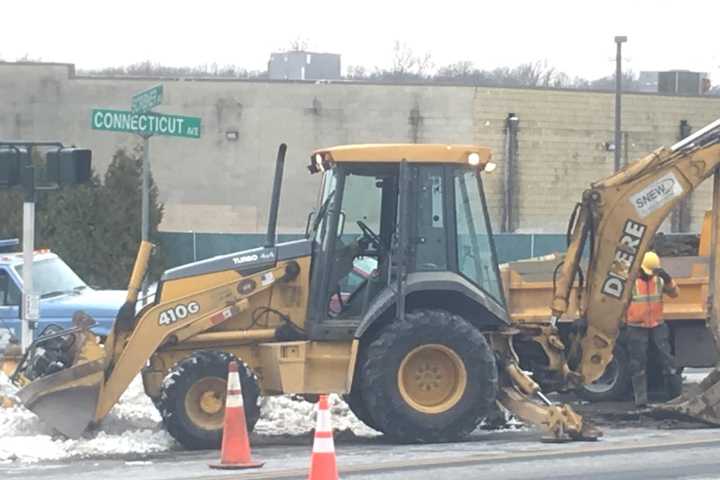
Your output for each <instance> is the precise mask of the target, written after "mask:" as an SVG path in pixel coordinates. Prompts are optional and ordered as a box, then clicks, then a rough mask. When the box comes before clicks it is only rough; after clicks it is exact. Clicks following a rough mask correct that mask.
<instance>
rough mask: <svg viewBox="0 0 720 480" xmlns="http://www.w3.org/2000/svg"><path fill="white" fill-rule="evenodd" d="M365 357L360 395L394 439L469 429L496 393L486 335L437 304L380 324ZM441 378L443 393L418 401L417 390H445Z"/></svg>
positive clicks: (436, 438) (441, 436)
mask: <svg viewBox="0 0 720 480" xmlns="http://www.w3.org/2000/svg"><path fill="white" fill-rule="evenodd" d="M365 358H366V360H365V361H364V364H363V365H361V366H360V368H361V369H362V374H361V377H360V385H361V395H362V399H363V401H364V404H365V406H366V408H367V412H368V413H369V415H370V417H371V418H372V421H373V423H374V424H375V425H376V427H377V429H378V430H380V431H382V432H383V433H385V434H386V435H387V436H388V437H390V438H391V439H393V440H395V441H399V442H404V443H415V442H446V441H454V440H458V439H461V438H463V437H465V436H467V435H468V434H469V433H470V432H472V431H473V430H475V428H476V427H477V426H478V424H479V423H480V422H481V421H482V419H483V418H484V417H485V415H486V414H487V413H488V411H489V409H490V406H491V405H492V403H493V402H494V401H495V398H496V396H497V384H498V376H497V367H496V365H495V357H494V355H493V352H492V350H491V349H490V347H489V346H488V343H487V341H486V340H485V337H484V336H483V335H482V334H481V333H480V332H479V331H478V330H477V329H476V328H475V327H473V326H472V325H471V324H470V323H468V322H467V321H466V320H464V319H463V318H462V317H460V316H458V315H453V314H451V313H449V312H446V311H443V310H417V311H414V312H411V313H408V314H407V315H406V316H405V321H402V322H400V321H395V322H392V323H390V324H388V325H386V326H385V327H384V328H383V330H382V331H380V332H379V335H378V336H377V337H376V338H375V339H374V340H373V341H371V343H370V344H369V345H368V347H367V355H366V356H365ZM438 367H439V368H438ZM458 369H459V370H458ZM453 372H464V373H465V375H464V376H462V377H461V376H459V375H455V374H453ZM449 373H450V374H449ZM459 378H463V379H464V380H458V379H459ZM447 379H449V381H448V380H447ZM401 385H403V387H402V388H403V391H404V392H401ZM448 385H449V388H448V389H447V391H448V394H447V395H446V396H444V397H441V398H440V399H439V400H438V401H437V402H436V403H431V402H430V403H424V402H425V401H426V400H428V397H424V398H423V397H422V396H423V395H428V394H430V395H434V394H435V392H438V393H439V394H440V395H445V393H444V392H445V390H446V386H448ZM423 392H425V393H423ZM428 392H430V393H428ZM415 400H417V402H415V405H413V404H412V402H414V401H415ZM432 402H435V400H434V399H433V400H432ZM373 428H375V427H373Z"/></svg>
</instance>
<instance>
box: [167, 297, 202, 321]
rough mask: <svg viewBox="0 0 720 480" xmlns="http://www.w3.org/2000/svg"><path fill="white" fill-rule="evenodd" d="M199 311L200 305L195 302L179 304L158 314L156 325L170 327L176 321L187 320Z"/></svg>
mask: <svg viewBox="0 0 720 480" xmlns="http://www.w3.org/2000/svg"><path fill="white" fill-rule="evenodd" d="M199 311H200V304H199V303H197V302H189V303H188V304H187V305H185V304H182V303H180V304H178V305H175V306H174V307H173V308H169V309H167V310H164V311H162V312H160V319H159V320H158V323H159V324H160V325H172V324H173V323H175V322H177V321H178V320H183V319H185V318H187V316H188V315H194V314H196V313H198V312H199Z"/></svg>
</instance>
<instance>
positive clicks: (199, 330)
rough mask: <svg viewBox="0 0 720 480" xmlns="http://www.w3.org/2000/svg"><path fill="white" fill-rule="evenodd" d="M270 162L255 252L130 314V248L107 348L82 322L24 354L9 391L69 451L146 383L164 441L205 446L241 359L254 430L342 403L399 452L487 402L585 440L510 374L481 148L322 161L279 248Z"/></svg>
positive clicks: (138, 265) (163, 288) (206, 265)
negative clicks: (279, 413) (268, 421)
mask: <svg viewBox="0 0 720 480" xmlns="http://www.w3.org/2000/svg"><path fill="white" fill-rule="evenodd" d="M284 156H285V146H284V145H283V146H281V148H280V150H279V152H278V159H277V167H276V173H275V181H274V188H273V196H272V200H271V208H270V215H269V222H268V223H269V225H268V232H267V240H266V242H265V245H264V246H261V247H259V248H255V249H252V250H247V251H243V252H238V253H234V254H231V255H224V256H219V257H215V258H211V259H208V260H204V261H201V262H196V263H192V264H189V265H185V266H181V267H178V268H174V269H171V270H168V271H167V272H165V273H164V275H163V276H162V278H161V279H160V281H159V283H158V289H157V293H156V295H155V299H154V301H153V302H152V303H151V304H149V305H147V306H145V307H144V308H142V310H140V311H139V313H137V314H136V313H135V304H136V300H137V296H138V289H139V286H140V284H141V281H142V279H143V278H144V276H145V273H146V269H147V263H148V258H149V256H150V253H151V248H152V246H151V245H150V244H148V243H143V244H142V245H141V247H140V249H139V253H138V256H137V259H136V262H135V266H134V269H133V272H132V275H131V279H130V282H129V289H128V296H127V302H126V304H125V305H124V306H123V308H122V309H121V310H120V312H119V314H118V316H117V319H116V320H115V323H114V326H113V329H112V332H111V333H110V334H109V335H108V336H107V338H104V339H101V338H98V337H96V336H95V335H93V333H92V332H91V331H90V330H89V326H90V325H91V324H92V319H90V318H88V317H87V316H85V315H83V314H82V313H78V314H77V315H76V318H75V327H74V328H73V329H71V330H66V331H62V332H56V333H52V334H49V335H45V336H41V337H40V338H38V339H37V340H35V342H34V343H33V344H32V346H31V347H30V348H29V350H28V352H27V354H26V356H25V357H24V359H23V360H22V361H21V363H20V365H19V367H18V369H17V371H16V372H15V373H14V375H13V377H12V378H13V381H14V382H15V383H16V384H17V385H18V386H20V387H22V389H21V390H20V392H19V397H20V398H21V400H22V401H23V403H24V404H25V405H26V406H27V407H28V408H29V409H31V410H32V411H34V412H36V413H37V414H38V415H39V416H40V417H41V418H43V419H44V420H45V421H46V422H47V423H49V424H50V425H52V426H53V427H55V428H56V429H57V430H59V431H60V432H62V433H64V434H66V435H68V436H78V435H80V434H82V432H83V431H85V430H86V429H87V428H88V427H91V426H92V425H94V424H97V423H98V422H100V421H101V420H102V419H103V417H104V416H105V415H106V414H107V413H108V412H109V411H110V409H111V408H112V406H113V405H114V404H115V403H116V402H117V400H118V398H119V397H120V395H121V394H122V393H123V391H124V390H125V389H126V388H127V386H128V384H129V383H130V381H131V380H132V379H133V378H134V377H135V376H136V375H137V374H138V373H142V378H143V382H144V387H145V392H146V393H147V395H148V396H149V397H150V398H152V400H153V401H154V402H155V404H156V405H157V407H158V409H159V410H160V412H161V414H162V418H163V421H164V424H165V426H166V428H167V430H168V431H169V432H170V433H171V434H172V435H173V436H174V437H175V438H176V439H177V440H178V441H179V442H180V443H182V444H183V445H185V446H186V447H188V448H209V447H216V446H217V445H218V444H219V441H220V437H221V429H222V418H223V406H224V395H225V379H226V375H227V365H228V362H229V361H230V360H231V359H232V358H233V357H237V358H238V359H240V360H241V361H242V368H241V372H240V373H241V381H242V386H243V395H244V397H245V406H246V415H247V419H248V424H249V425H248V426H249V427H250V428H252V427H253V425H254V424H255V422H256V420H257V419H258V416H259V408H258V402H257V400H258V396H259V395H276V394H288V393H291V394H302V395H312V394H319V393H338V394H343V395H345V398H346V399H347V400H348V402H349V404H350V407H351V408H352V410H353V412H355V414H356V415H357V416H358V417H359V418H360V419H361V420H363V421H364V422H365V423H367V424H368V425H370V426H371V427H373V428H375V429H377V430H380V431H382V432H384V433H385V434H387V435H388V436H389V437H391V438H393V439H396V440H399V441H408V442H416V441H447V440H452V439H456V438H460V437H462V436H464V435H465V434H467V433H469V432H471V431H472V430H473V429H475V427H476V426H477V425H478V423H479V422H480V421H481V420H482V419H483V418H484V417H485V416H486V415H487V413H488V411H489V409H490V408H491V406H492V405H493V403H494V402H495V401H496V400H498V401H500V402H501V403H502V404H503V405H505V406H506V407H507V408H508V409H510V410H511V411H512V412H513V413H515V414H516V415H518V416H519V417H521V418H522V419H525V420H526V421H529V422H531V423H534V424H537V425H540V426H541V427H542V428H543V430H544V431H545V432H546V436H547V437H548V438H549V439H552V440H570V439H573V440H575V439H595V438H597V435H598V432H596V431H595V430H594V429H592V428H591V427H589V426H588V425H587V424H586V422H583V420H582V418H581V417H579V416H578V415H576V414H575V413H574V412H573V411H572V410H571V409H570V408H569V407H568V406H565V405H554V404H552V403H551V402H549V401H548V400H547V399H546V397H544V396H543V395H542V393H541V392H540V391H539V389H538V386H537V384H536V383H535V382H533V381H532V380H531V379H530V378H529V377H528V376H526V375H525V374H524V373H523V372H522V371H521V370H520V368H519V367H518V362H517V357H516V354H515V352H514V350H513V346H512V342H511V338H512V336H513V335H514V334H515V333H516V332H517V330H516V329H514V328H513V326H512V325H510V324H509V321H508V317H507V313H506V309H505V304H504V299H503V294H502V289H501V287H500V280H499V274H498V266H497V262H496V258H495V253H494V245H493V237H492V232H491V229H490V222H489V220H488V213H487V209H486V204H485V198H484V194H483V189H482V180H481V174H482V172H484V171H490V170H491V169H492V168H494V164H493V163H492V162H491V161H490V151H489V149H487V148H483V147H477V146H471V145H414V144H413V145H356V146H343V147H334V148H328V149H322V150H318V151H316V152H314V153H313V154H312V155H311V160H310V165H309V169H310V172H311V173H315V174H318V173H321V174H322V175H323V178H322V187H321V189H320V194H319V200H318V205H317V208H316V209H315V210H314V211H313V212H312V213H311V215H310V216H309V218H308V227H307V235H306V238H305V239H302V240H298V241H293V242H288V243H280V244H276V242H275V238H276V235H275V231H276V223H277V213H278V206H279V197H280V185H281V178H282V171H283V164H284ZM368 264H370V265H372V266H374V268H371V271H369V272H366V273H367V274H366V275H365V276H363V275H358V274H357V272H356V270H357V269H358V268H359V266H360V265H365V266H367V265H368Z"/></svg>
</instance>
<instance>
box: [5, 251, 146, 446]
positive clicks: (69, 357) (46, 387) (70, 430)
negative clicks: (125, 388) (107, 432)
mask: <svg viewBox="0 0 720 480" xmlns="http://www.w3.org/2000/svg"><path fill="white" fill-rule="evenodd" d="M151 250H152V244H151V243H149V242H142V243H141V245H140V249H139V251H138V256H137V258H136V259H135V266H134V268H133V272H132V275H131V277H130V283H129V285H128V295H127V299H126V301H125V304H124V305H123V306H122V307H121V308H120V311H119V312H118V315H117V317H116V319H115V322H114V324H113V328H112V331H111V332H110V334H109V335H108V336H107V338H106V339H105V341H104V342H101V341H100V339H99V338H98V337H97V336H96V335H95V334H94V333H93V332H92V331H91V330H90V327H92V326H93V325H94V324H95V321H94V320H93V319H92V318H91V317H89V316H88V315H86V314H85V313H83V312H76V313H75V315H73V325H74V327H73V328H70V329H68V330H60V329H59V328H58V329H57V330H55V331H49V332H48V331H47V329H46V331H45V332H43V334H42V335H41V336H40V337H39V338H38V339H37V340H35V341H34V342H33V343H32V344H31V345H30V347H29V348H28V351H27V353H26V354H25V356H24V357H23V359H22V360H21V362H20V364H19V365H18V368H17V369H16V370H15V373H14V374H13V375H12V377H11V380H12V381H13V383H14V384H15V385H16V386H18V387H20V390H19V391H18V392H17V396H18V398H19V399H20V400H21V401H22V403H23V405H25V407H27V408H28V409H29V410H31V411H32V412H34V413H35V414H36V415H37V416H38V417H40V418H41V419H42V420H43V421H44V422H46V423H47V424H48V425H50V426H51V427H53V428H55V429H56V430H57V431H59V432H60V433H62V434H64V435H66V436H68V437H70V438H77V437H79V436H80V435H81V434H82V433H83V432H84V431H85V430H86V429H87V428H88V427H89V426H90V425H92V424H93V423H94V422H95V420H96V417H97V410H98V403H99V401H100V398H101V396H102V395H103V388H104V385H105V380H106V378H105V376H106V370H107V368H108V366H109V365H110V364H112V355H113V352H114V347H115V342H122V340H119V339H124V338H125V337H126V336H127V335H129V333H130V332H131V330H132V323H133V320H134V316H135V308H136V302H137V298H138V291H139V289H140V283H141V281H142V279H143V278H144V276H145V272H146V271H147V265H148V261H149V258H150V253H151Z"/></svg>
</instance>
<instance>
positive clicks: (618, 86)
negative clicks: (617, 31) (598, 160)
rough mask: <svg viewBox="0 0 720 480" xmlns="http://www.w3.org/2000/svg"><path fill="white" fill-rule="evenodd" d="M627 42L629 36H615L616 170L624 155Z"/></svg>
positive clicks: (618, 168)
mask: <svg viewBox="0 0 720 480" xmlns="http://www.w3.org/2000/svg"><path fill="white" fill-rule="evenodd" d="M625 42H627V37H626V36H624V35H622V36H617V37H615V44H616V45H617V53H616V56H615V171H616V172H617V171H618V170H620V158H621V156H622V138H621V136H622V122H621V115H622V107H621V104H620V102H621V97H622V44H623V43H625Z"/></svg>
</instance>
